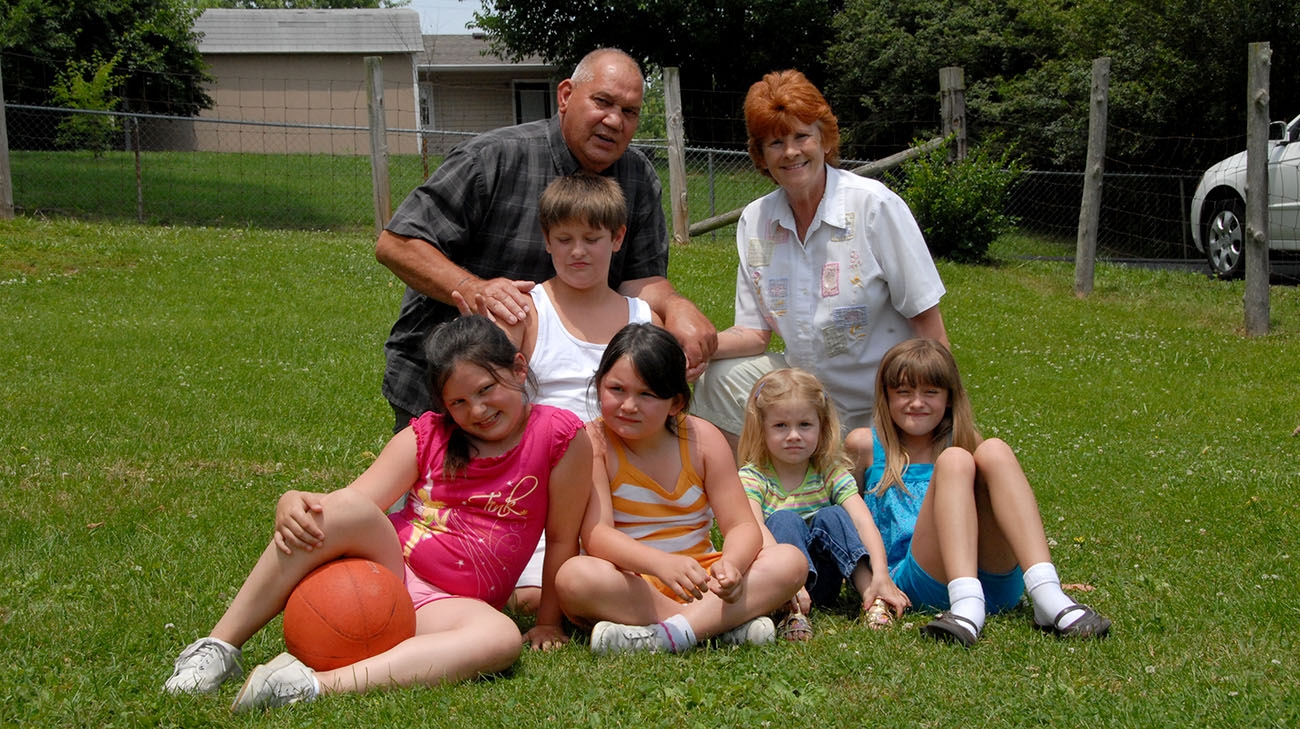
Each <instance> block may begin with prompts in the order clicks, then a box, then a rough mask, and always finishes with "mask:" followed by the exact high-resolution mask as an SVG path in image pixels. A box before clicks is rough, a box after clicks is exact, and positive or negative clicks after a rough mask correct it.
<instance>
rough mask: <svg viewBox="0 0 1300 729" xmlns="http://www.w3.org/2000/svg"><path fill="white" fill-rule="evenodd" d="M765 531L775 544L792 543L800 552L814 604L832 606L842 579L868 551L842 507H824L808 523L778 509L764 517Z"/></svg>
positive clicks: (789, 512) (846, 576)
mask: <svg viewBox="0 0 1300 729" xmlns="http://www.w3.org/2000/svg"><path fill="white" fill-rule="evenodd" d="M767 528H768V530H770V531H771V532H772V536H773V537H774V538H775V539H776V541H778V542H780V543H782V544H793V545H794V546H796V547H798V548H799V551H800V552H803V556H804V557H805V558H806V559H807V560H808V581H807V582H806V583H805V584H806V586H807V588H808V594H809V596H811V597H812V601H813V603H814V604H816V605H831V604H834V603H835V601H836V600H837V599H839V596H840V588H841V587H842V586H843V585H844V580H847V579H849V578H850V577H851V576H852V575H853V570H854V569H856V568H857V566H858V563H859V562H861V561H862V560H863V559H864V558H866V556H867V548H866V547H864V546H862V539H861V537H859V536H858V530H857V529H856V528H854V526H853V520H852V519H850V518H849V513H848V512H847V511H845V510H844V507H842V506H824V507H822V508H821V509H820V510H819V511H818V512H817V513H816V514H813V517H812V519H809V520H808V521H807V522H805V521H804V520H803V517H801V516H799V515H798V514H796V513H795V512H793V511H784V510H778V511H776V512H773V514H772V515H771V516H769V517H768V518H767ZM819 578H820V579H819Z"/></svg>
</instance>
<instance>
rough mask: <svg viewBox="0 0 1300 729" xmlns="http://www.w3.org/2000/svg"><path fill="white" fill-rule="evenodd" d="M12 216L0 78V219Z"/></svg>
mask: <svg viewBox="0 0 1300 729" xmlns="http://www.w3.org/2000/svg"><path fill="white" fill-rule="evenodd" d="M13 216H14V188H13V181H12V179H11V178H10V177H9V130H8V127H7V126H6V124H5V92H4V79H3V78H0V219H4V220H9V219H11V218H13Z"/></svg>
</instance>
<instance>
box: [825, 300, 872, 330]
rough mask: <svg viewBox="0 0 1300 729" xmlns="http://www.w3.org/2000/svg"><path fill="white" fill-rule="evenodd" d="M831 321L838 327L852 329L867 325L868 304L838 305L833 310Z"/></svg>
mask: <svg viewBox="0 0 1300 729" xmlns="http://www.w3.org/2000/svg"><path fill="white" fill-rule="evenodd" d="M831 321H833V322H834V323H835V328H836V329H852V328H853V327H862V326H866V325H867V306H866V304H862V305H860V306H837V307H835V309H834V310H832V311H831Z"/></svg>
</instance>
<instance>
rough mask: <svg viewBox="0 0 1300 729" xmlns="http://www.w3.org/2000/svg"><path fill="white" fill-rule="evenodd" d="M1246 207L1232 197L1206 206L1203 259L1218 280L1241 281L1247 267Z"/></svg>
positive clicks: (1236, 198)
mask: <svg viewBox="0 0 1300 729" xmlns="http://www.w3.org/2000/svg"><path fill="white" fill-rule="evenodd" d="M1245 210H1246V204H1245V203H1244V202H1242V200H1241V198H1239V197H1237V196H1235V195H1234V196H1232V197H1230V198H1227V199H1226V200H1216V201H1215V202H1214V203H1212V204H1211V205H1210V206H1209V214H1208V215H1207V216H1206V220H1205V256H1206V258H1207V259H1209V262H1210V273H1212V274H1214V275H1215V276H1216V277H1218V278H1222V279H1233V278H1241V275H1242V272H1243V271H1244V270H1245V267H1246V253H1245V246H1246V214H1245Z"/></svg>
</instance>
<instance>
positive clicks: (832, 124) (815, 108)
mask: <svg viewBox="0 0 1300 729" xmlns="http://www.w3.org/2000/svg"><path fill="white" fill-rule="evenodd" d="M796 120H797V121H798V122H799V123H802V124H815V125H816V126H817V128H818V129H820V130H821V133H822V149H824V150H825V151H826V162H827V163H828V164H830V165H831V166H835V165H836V164H838V163H839V161H840V125H839V123H838V122H837V121H836V120H835V115H834V114H832V113H831V107H830V104H827V103H826V99H825V98H824V97H823V96H822V92H820V91H818V90H817V87H816V86H813V83H812V82H811V81H809V80H808V78H807V77H806V76H804V75H803V74H802V73H800V72H798V71H795V70H793V69H791V70H788V71H773V72H772V73H769V74H767V75H766V76H764V77H763V80H762V81H759V82H758V83H756V84H754V85H753V86H750V87H749V93H748V94H746V95H745V127H746V128H747V129H748V131H749V157H750V159H752V160H754V166H755V167H757V168H758V170H759V171H760V172H762V173H763V174H765V175H767V176H768V177H771V176H772V175H771V173H769V172H768V171H767V169H766V165H765V164H764V163H763V149H762V145H763V140H765V139H775V138H777V137H784V136H785V135H787V134H789V133H790V132H791V131H792V130H793V129H794V125H795V121H796Z"/></svg>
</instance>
